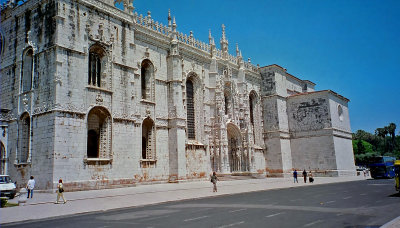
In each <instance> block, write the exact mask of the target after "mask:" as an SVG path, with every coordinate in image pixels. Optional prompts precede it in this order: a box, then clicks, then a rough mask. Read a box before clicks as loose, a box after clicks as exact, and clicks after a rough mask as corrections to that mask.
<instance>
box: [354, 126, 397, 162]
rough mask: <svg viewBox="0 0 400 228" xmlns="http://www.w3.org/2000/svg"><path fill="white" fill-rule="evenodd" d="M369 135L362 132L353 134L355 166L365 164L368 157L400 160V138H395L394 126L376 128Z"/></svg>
mask: <svg viewBox="0 0 400 228" xmlns="http://www.w3.org/2000/svg"><path fill="white" fill-rule="evenodd" d="M374 133H375V134H371V133H369V132H366V131H364V130H357V131H356V132H355V133H353V152H354V157H355V159H356V163H357V164H365V163H366V162H367V161H368V159H369V158H370V157H374V156H381V155H385V156H394V157H397V159H400V136H396V124H394V123H390V124H389V125H388V126H384V127H381V128H377V129H376V130H375V132H374Z"/></svg>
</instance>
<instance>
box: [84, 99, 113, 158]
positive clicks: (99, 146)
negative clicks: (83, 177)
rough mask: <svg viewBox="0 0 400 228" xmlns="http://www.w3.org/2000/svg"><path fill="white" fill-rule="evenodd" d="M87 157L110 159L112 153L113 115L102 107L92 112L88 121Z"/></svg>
mask: <svg viewBox="0 0 400 228" xmlns="http://www.w3.org/2000/svg"><path fill="white" fill-rule="evenodd" d="M87 128H88V133H87V157H88V158H109V157H110V153H111V115H110V114H109V112H108V111H107V110H106V109H104V108H102V107H95V108H93V109H92V110H90V112H89V114H88V120H87Z"/></svg>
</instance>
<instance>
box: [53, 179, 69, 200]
mask: <svg viewBox="0 0 400 228" xmlns="http://www.w3.org/2000/svg"><path fill="white" fill-rule="evenodd" d="M60 197H61V198H62V199H63V201H64V203H66V202H67V201H66V200H65V198H64V185H63V182H62V179H61V178H60V180H58V184H57V201H56V202H55V203H56V204H57V203H58V201H59V199H60Z"/></svg>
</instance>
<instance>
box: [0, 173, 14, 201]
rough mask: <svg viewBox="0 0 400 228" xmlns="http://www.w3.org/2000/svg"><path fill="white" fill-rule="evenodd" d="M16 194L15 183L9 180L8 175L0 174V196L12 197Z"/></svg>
mask: <svg viewBox="0 0 400 228" xmlns="http://www.w3.org/2000/svg"><path fill="white" fill-rule="evenodd" d="M15 194H17V188H16V186H15V184H14V183H13V182H12V181H11V178H10V176H8V175H0V196H7V197H8V198H10V199H13V198H14V197H15Z"/></svg>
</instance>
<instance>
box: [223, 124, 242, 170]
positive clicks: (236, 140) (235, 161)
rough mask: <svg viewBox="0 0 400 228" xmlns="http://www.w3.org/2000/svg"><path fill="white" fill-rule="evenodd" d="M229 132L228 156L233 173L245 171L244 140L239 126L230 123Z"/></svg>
mask: <svg viewBox="0 0 400 228" xmlns="http://www.w3.org/2000/svg"><path fill="white" fill-rule="evenodd" d="M227 131H228V132H227V133H228V158H229V167H230V171H231V173H235V172H242V171H244V166H243V165H244V163H243V155H242V149H241V148H242V140H241V133H240V130H239V128H238V127H236V126H235V125H234V124H231V123H229V124H228V125H227Z"/></svg>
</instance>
